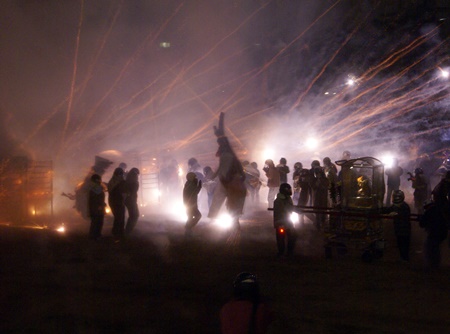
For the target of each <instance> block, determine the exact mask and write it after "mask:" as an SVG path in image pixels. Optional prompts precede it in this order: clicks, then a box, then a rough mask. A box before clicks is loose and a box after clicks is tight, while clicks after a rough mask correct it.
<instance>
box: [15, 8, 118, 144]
mask: <svg viewBox="0 0 450 334" xmlns="http://www.w3.org/2000/svg"><path fill="white" fill-rule="evenodd" d="M122 4H123V1H121V2H120V6H119V8H118V10H117V11H116V13H115V15H114V18H113V20H112V22H111V24H110V27H109V29H108V31H107V33H106V36H105V37H104V38H103V42H102V43H101V46H100V48H99V50H98V52H97V53H96V54H95V56H94V60H93V61H92V63H91V65H90V66H89V69H88V71H87V72H88V74H87V77H86V79H85V80H84V81H83V82H82V83H81V84H80V85H78V87H76V88H75V92H74V93H75V94H77V95H78V96H81V95H83V92H84V90H85V89H86V87H87V85H88V83H89V81H90V80H91V79H92V78H93V75H92V72H93V69H94V67H95V64H96V63H97V62H98V58H99V57H100V54H101V53H102V51H103V49H104V46H105V44H106V40H107V38H108V36H109V35H110V32H111V30H112V28H113V26H114V24H115V22H116V19H117V17H118V14H119V12H120V7H121V6H122ZM69 98H70V96H67V97H66V98H65V99H64V100H63V101H62V102H60V103H59V104H58V105H57V106H56V107H54V108H53V109H52V110H53V111H52V112H51V113H50V114H49V115H48V116H47V117H46V118H45V119H43V120H42V121H41V122H39V124H38V125H37V126H36V127H35V128H34V129H33V130H32V131H31V133H30V134H29V135H28V136H27V138H26V139H25V140H24V144H26V143H28V142H29V141H30V140H31V139H33V138H34V137H35V136H36V135H37V134H38V133H39V131H40V130H41V129H42V128H43V127H44V126H45V125H47V123H48V122H49V121H50V119H52V118H53V116H55V115H56V114H57V113H58V112H59V109H60V108H61V107H62V106H63V105H64V104H66V103H67V101H68V100H69Z"/></svg>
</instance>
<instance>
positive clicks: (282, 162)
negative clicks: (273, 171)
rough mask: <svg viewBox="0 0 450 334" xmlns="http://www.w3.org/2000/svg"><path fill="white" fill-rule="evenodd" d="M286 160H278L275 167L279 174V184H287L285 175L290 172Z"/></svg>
mask: <svg viewBox="0 0 450 334" xmlns="http://www.w3.org/2000/svg"><path fill="white" fill-rule="evenodd" d="M286 164H287V160H286V159H285V158H281V159H280V163H279V164H278V165H277V169H278V172H279V173H280V184H281V183H288V181H287V175H288V174H289V173H290V172H291V171H290V169H289V166H288V165H286Z"/></svg>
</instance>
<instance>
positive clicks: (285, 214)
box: [273, 193, 295, 228]
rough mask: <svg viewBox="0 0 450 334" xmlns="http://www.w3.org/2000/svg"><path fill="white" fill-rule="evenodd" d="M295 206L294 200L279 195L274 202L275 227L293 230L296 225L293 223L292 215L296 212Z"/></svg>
mask: <svg viewBox="0 0 450 334" xmlns="http://www.w3.org/2000/svg"><path fill="white" fill-rule="evenodd" d="M294 209H295V208H294V204H293V203H292V198H291V197H290V196H286V195H284V194H282V193H278V194H277V198H276V199H275V201H274V202H273V226H274V227H275V228H278V227H281V226H283V227H286V228H292V227H294V224H293V223H292V221H291V213H292V212H294Z"/></svg>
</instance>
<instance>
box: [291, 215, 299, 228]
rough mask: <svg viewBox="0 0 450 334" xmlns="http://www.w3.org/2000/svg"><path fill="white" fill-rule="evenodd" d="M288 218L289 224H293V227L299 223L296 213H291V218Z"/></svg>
mask: <svg viewBox="0 0 450 334" xmlns="http://www.w3.org/2000/svg"><path fill="white" fill-rule="evenodd" d="M289 218H290V219H291V222H292V223H293V224H294V226H295V225H297V224H298V223H299V221H300V218H299V216H298V213H297V212H292V213H291V216H290V217H289Z"/></svg>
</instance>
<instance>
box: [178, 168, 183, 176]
mask: <svg viewBox="0 0 450 334" xmlns="http://www.w3.org/2000/svg"><path fill="white" fill-rule="evenodd" d="M183 175H184V172H183V168H181V167H178V176H183Z"/></svg>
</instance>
